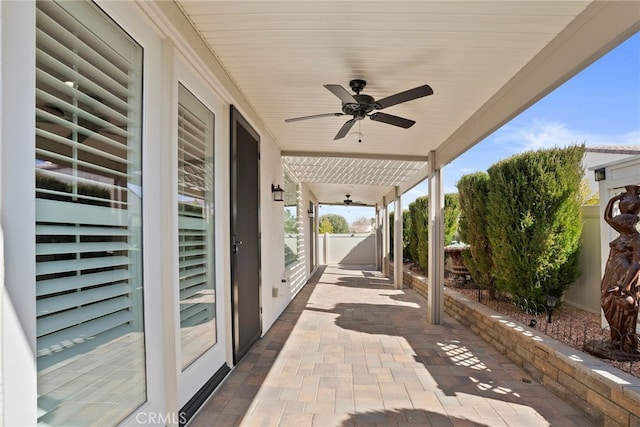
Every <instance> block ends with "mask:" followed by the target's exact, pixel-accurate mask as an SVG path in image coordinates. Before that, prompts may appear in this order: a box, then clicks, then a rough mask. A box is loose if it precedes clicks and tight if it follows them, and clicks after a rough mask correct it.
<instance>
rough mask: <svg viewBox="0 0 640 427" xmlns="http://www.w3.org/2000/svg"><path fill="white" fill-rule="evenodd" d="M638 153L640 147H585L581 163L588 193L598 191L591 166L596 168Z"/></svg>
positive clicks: (591, 194) (593, 193) (639, 152)
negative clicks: (589, 190)
mask: <svg viewBox="0 0 640 427" xmlns="http://www.w3.org/2000/svg"><path fill="white" fill-rule="evenodd" d="M639 154H640V147H633V146H591V147H589V146H587V147H585V153H584V159H583V161H582V164H583V166H584V169H585V178H586V180H587V182H588V183H589V188H590V189H591V193H590V194H589V196H593V195H595V194H597V193H598V192H599V191H600V188H599V186H598V183H597V182H596V180H595V178H594V174H593V168H598V167H599V166H598V165H602V164H607V163H611V162H617V161H620V160H624V159H627V158H629V157H632V156H634V155H639Z"/></svg>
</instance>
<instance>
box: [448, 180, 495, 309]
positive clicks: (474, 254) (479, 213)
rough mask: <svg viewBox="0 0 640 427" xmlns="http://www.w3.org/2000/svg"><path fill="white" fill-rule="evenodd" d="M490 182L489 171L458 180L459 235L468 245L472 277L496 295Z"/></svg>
mask: <svg viewBox="0 0 640 427" xmlns="http://www.w3.org/2000/svg"><path fill="white" fill-rule="evenodd" d="M488 186H489V175H488V174H487V173H486V172H476V173H472V174H469V175H464V176H462V177H461V178H460V180H459V181H458V184H457V187H458V194H459V198H460V211H461V212H460V222H459V231H460V239H461V240H462V241H463V242H465V243H467V244H468V245H469V250H468V251H465V252H463V256H464V261H465V265H466V266H467V268H468V269H469V273H470V274H471V277H472V278H473V281H474V282H475V283H476V284H477V285H478V286H480V287H481V288H483V289H488V290H489V291H490V295H491V296H492V297H495V290H496V289H495V280H494V278H493V275H492V271H493V258H492V250H491V244H490V242H489V234H488V229H487V192H488Z"/></svg>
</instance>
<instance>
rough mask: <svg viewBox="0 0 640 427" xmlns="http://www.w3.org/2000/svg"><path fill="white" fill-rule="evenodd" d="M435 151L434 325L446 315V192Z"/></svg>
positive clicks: (430, 297) (431, 194)
mask: <svg viewBox="0 0 640 427" xmlns="http://www.w3.org/2000/svg"><path fill="white" fill-rule="evenodd" d="M435 155H436V153H435V151H431V152H430V153H429V175H428V178H429V212H428V213H429V216H428V218H429V263H428V268H429V272H428V277H429V288H428V293H427V296H428V305H427V310H428V317H429V321H430V322H431V323H432V324H434V325H439V324H440V323H441V322H442V315H443V313H444V295H443V294H444V192H443V186H442V171H441V170H440V169H438V168H437V163H436V158H435Z"/></svg>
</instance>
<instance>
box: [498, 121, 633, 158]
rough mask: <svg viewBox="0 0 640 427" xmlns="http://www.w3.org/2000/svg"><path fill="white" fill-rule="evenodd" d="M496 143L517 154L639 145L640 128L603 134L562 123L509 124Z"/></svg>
mask: <svg viewBox="0 0 640 427" xmlns="http://www.w3.org/2000/svg"><path fill="white" fill-rule="evenodd" d="M494 140H495V142H496V143H497V144H498V145H500V146H502V147H503V148H507V147H508V149H509V151H511V152H513V153H519V152H523V151H529V150H540V149H545V148H554V147H566V146H569V145H573V144H582V143H584V144H585V145H587V146H596V145H638V144H640V129H639V130H636V131H633V132H628V133H622V134H616V133H615V132H611V133H607V134H600V133H588V132H583V131H580V130H577V129H571V128H569V127H568V126H567V125H566V124H564V123H561V122H552V121H545V120H534V121H533V122H531V123H529V124H526V125H524V126H517V127H515V126H510V125H506V126H504V127H503V128H502V129H500V130H499V131H498V132H496V133H495V135H494Z"/></svg>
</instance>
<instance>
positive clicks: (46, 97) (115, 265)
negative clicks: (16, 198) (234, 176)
mask: <svg viewBox="0 0 640 427" xmlns="http://www.w3.org/2000/svg"><path fill="white" fill-rule="evenodd" d="M69 11H71V12H73V14H74V15H75V16H81V17H82V18H83V19H82V24H81V23H80V21H79V20H76V19H75V18H74V17H73V16H72V15H71V14H70V13H69ZM105 19H107V18H105V17H104V15H101V14H100V12H99V11H98V10H97V9H96V8H95V7H93V6H92V5H91V4H89V3H84V2H68V3H65V5H64V7H63V6H61V5H59V4H57V3H54V2H38V3H37V16H36V22H37V24H36V25H37V30H36V164H35V165H36V221H37V224H36V275H37V277H36V296H37V300H36V308H37V354H38V368H39V370H42V369H44V368H47V367H49V366H51V365H54V364H56V363H59V362H62V361H65V360H67V359H69V358H71V357H72V356H76V355H79V354H82V353H86V352H88V351H89V350H91V349H93V348H96V347H98V346H99V345H101V344H104V343H107V342H110V341H112V340H114V339H116V338H119V337H122V336H124V335H126V334H129V333H132V332H142V301H141V299H142V295H141V289H142V265H141V259H142V258H141V231H140V226H141V170H140V156H141V136H140V101H141V98H140V92H141V74H140V71H141V59H142V51H141V49H140V47H139V46H137V45H136V44H135V43H134V42H132V41H131V40H130V39H129V38H128V37H127V36H126V35H125V34H124V33H121V34H115V35H114V34H112V33H113V30H111V33H109V31H100V29H99V28H98V29H95V31H94V28H92V27H91V23H95V22H101V21H99V20H102V21H104V20H105ZM85 25H86V26H85Z"/></svg>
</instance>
